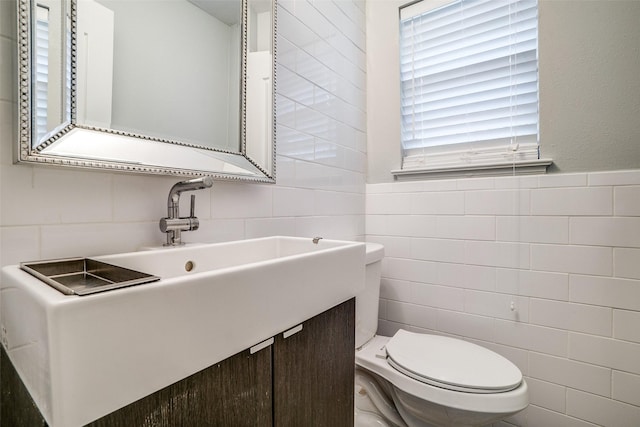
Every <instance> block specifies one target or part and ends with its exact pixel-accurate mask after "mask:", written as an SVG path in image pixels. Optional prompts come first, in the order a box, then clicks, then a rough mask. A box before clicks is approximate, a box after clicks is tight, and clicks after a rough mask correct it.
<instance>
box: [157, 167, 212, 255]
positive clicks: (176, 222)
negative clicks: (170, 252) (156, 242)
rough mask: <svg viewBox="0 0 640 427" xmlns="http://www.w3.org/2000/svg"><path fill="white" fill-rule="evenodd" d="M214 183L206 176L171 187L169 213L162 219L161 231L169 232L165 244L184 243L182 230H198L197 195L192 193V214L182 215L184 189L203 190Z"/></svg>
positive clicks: (168, 202)
mask: <svg viewBox="0 0 640 427" xmlns="http://www.w3.org/2000/svg"><path fill="white" fill-rule="evenodd" d="M212 185H213V178H211V177H210V176H205V177H203V178H195V179H190V180H188V181H181V182H178V183H177V184H175V185H174V186H173V187H171V190H170V191H169V198H168V199H167V210H168V215H167V217H166V218H161V219H160V231H162V232H163V233H167V243H165V244H164V246H179V245H184V243H183V242H182V232H183V231H191V230H197V229H198V227H199V226H200V221H199V220H198V218H196V215H195V208H196V195H195V194H192V195H191V214H190V215H189V216H188V217H185V218H181V217H180V194H181V193H182V192H184V191H194V190H202V189H204V188H209V187H211V186H212Z"/></svg>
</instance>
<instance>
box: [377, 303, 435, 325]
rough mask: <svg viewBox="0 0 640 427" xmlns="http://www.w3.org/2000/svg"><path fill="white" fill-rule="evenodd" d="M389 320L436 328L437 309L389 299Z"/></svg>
mask: <svg viewBox="0 0 640 427" xmlns="http://www.w3.org/2000/svg"><path fill="white" fill-rule="evenodd" d="M387 320H390V321H392V322H397V323H404V324H407V325H413V326H418V327H420V328H428V329H434V328H435V325H436V310H435V309H434V308H431V307H425V306H422V305H416V304H408V303H402V302H397V301H387Z"/></svg>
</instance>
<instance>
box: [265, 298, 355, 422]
mask: <svg viewBox="0 0 640 427" xmlns="http://www.w3.org/2000/svg"><path fill="white" fill-rule="evenodd" d="M354 346H355V300H354V299H351V300H349V301H347V302H345V303H343V304H340V305H338V306H337V307H334V308H332V309H331V310H328V311H326V312H324V313H321V314H319V315H318V316H315V317H313V318H311V319H310V320H308V321H306V322H304V323H303V327H302V330H301V331H300V332H297V333H295V334H293V335H291V336H289V337H288V338H283V335H282V334H280V335H278V337H276V342H275V345H274V348H273V375H274V392H273V398H274V425H275V427H289V426H290V427H299V426H305V427H340V426H345V427H353V421H354V420H353V417H354V415H353V414H354V413H353V411H354V409H353V399H354V385H353V384H354V369H355V368H354V366H355V349H354Z"/></svg>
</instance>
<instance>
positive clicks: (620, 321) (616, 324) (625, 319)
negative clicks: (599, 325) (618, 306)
mask: <svg viewBox="0 0 640 427" xmlns="http://www.w3.org/2000/svg"><path fill="white" fill-rule="evenodd" d="M639 325H640V312H639V311H627V310H613V337H614V338H617V339H620V340H625V341H634V342H637V343H640V327H639Z"/></svg>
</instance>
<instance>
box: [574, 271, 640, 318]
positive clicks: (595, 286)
mask: <svg viewBox="0 0 640 427" xmlns="http://www.w3.org/2000/svg"><path fill="white" fill-rule="evenodd" d="M639 285H640V282H639V281H638V280H631V279H616V278H612V277H596V276H577V275H571V276H570V277H569V300H570V301H573V302H581V303H585V304H594V305H601V306H604V307H613V308H623V309H629V310H639V311H640V286H639Z"/></svg>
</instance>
